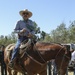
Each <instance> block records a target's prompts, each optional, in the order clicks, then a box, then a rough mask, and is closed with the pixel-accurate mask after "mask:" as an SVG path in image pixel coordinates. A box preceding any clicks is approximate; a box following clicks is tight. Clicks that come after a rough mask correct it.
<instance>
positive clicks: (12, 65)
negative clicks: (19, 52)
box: [8, 58, 16, 69]
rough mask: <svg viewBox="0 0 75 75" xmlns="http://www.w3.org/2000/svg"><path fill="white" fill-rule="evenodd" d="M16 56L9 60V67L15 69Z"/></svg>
mask: <svg viewBox="0 0 75 75" xmlns="http://www.w3.org/2000/svg"><path fill="white" fill-rule="evenodd" d="M15 61H16V58H14V59H13V60H12V61H10V62H9V64H8V67H9V68H11V69H13V68H14V64H15Z"/></svg>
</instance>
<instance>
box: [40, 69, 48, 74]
mask: <svg viewBox="0 0 75 75" xmlns="http://www.w3.org/2000/svg"><path fill="white" fill-rule="evenodd" d="M39 75H47V70H44V71H43V72H41V73H39Z"/></svg>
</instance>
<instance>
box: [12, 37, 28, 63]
mask: <svg viewBox="0 0 75 75" xmlns="http://www.w3.org/2000/svg"><path fill="white" fill-rule="evenodd" d="M27 39H28V38H27V37H25V36H20V37H19V38H18V40H17V43H16V46H15V48H14V50H13V53H12V57H11V62H12V61H13V59H14V58H15V57H16V56H17V54H18V50H19V46H20V44H21V42H23V41H24V40H27Z"/></svg>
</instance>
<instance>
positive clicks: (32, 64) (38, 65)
mask: <svg viewBox="0 0 75 75" xmlns="http://www.w3.org/2000/svg"><path fill="white" fill-rule="evenodd" d="M9 47H10V46H9ZM9 47H8V46H7V47H6V49H5V61H8V60H9V59H8V48H9ZM24 49H25V48H23V50H24ZM23 54H24V55H23V56H22V58H19V59H18V60H19V61H20V60H21V61H20V63H21V64H22V66H21V64H19V63H18V62H17V61H16V63H15V65H14V70H16V71H18V72H22V73H23V72H27V74H28V75H34V74H37V73H38V74H40V75H47V62H48V61H49V60H52V59H55V63H56V66H57V72H58V75H65V73H66V69H67V66H68V63H69V60H70V58H71V52H70V51H69V50H67V49H66V47H65V46H61V45H59V44H50V43H41V42H37V43H36V44H34V45H31V44H29V45H28V48H27V50H25V52H24V53H23ZM9 61H10V60H9ZM8 63H9V62H8ZM8 63H7V64H8Z"/></svg>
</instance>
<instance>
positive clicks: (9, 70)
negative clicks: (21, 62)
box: [7, 67, 12, 75]
mask: <svg viewBox="0 0 75 75" xmlns="http://www.w3.org/2000/svg"><path fill="white" fill-rule="evenodd" d="M7 71H8V74H9V75H12V70H11V69H10V68H9V67H7Z"/></svg>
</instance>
